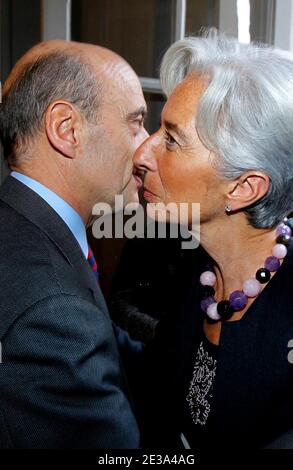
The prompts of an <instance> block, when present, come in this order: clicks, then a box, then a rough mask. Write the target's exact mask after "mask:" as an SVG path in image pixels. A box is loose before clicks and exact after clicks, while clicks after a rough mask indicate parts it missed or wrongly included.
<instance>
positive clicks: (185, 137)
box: [164, 121, 188, 142]
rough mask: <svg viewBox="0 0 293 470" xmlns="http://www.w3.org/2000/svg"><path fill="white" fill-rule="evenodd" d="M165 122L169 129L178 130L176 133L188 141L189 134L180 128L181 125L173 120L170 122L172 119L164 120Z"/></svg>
mask: <svg viewBox="0 0 293 470" xmlns="http://www.w3.org/2000/svg"><path fill="white" fill-rule="evenodd" d="M164 124H165V127H166V129H167V130H170V131H173V132H176V134H177V135H178V136H179V137H180V139H182V140H183V141H185V142H187V141H188V137H187V135H186V134H185V133H184V131H183V130H182V129H180V127H179V126H178V125H177V124H174V123H173V122H170V121H164Z"/></svg>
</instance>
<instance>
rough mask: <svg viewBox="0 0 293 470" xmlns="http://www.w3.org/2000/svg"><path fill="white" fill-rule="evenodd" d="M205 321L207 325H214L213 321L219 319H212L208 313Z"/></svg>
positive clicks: (215, 321)
mask: <svg viewBox="0 0 293 470" xmlns="http://www.w3.org/2000/svg"><path fill="white" fill-rule="evenodd" d="M205 318H206V321H207V323H208V324H209V325H214V324H215V323H219V321H220V320H212V319H211V318H210V317H209V316H208V315H206V317H205Z"/></svg>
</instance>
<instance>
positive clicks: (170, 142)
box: [164, 131, 177, 145]
mask: <svg viewBox="0 0 293 470" xmlns="http://www.w3.org/2000/svg"><path fill="white" fill-rule="evenodd" d="M164 138H165V141H166V142H167V144H168V145H176V144H177V142H176V140H175V139H174V138H173V137H172V136H171V134H169V132H166V131H165V135H164Z"/></svg>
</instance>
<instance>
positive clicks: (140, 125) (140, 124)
mask: <svg viewBox="0 0 293 470" xmlns="http://www.w3.org/2000/svg"><path fill="white" fill-rule="evenodd" d="M133 124H135V125H136V126H138V127H142V126H143V119H135V121H133Z"/></svg>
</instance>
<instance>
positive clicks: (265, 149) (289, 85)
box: [161, 29, 293, 228]
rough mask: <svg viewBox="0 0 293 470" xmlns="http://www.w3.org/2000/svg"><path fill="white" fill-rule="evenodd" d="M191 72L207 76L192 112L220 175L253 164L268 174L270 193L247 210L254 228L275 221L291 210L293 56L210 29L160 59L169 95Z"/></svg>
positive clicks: (235, 174)
mask: <svg viewBox="0 0 293 470" xmlns="http://www.w3.org/2000/svg"><path fill="white" fill-rule="evenodd" d="M194 72H195V73H197V74H200V75H202V76H204V77H206V78H207V81H208V85H207V89H206V91H205V92H204V94H203V96H202V98H201V100H200V103H199V107H198V111H197V116H196V117H195V118H196V124H195V125H196V129H197V132H198V134H199V136H200V138H201V140H202V142H203V143H204V144H205V145H206V147H207V148H209V149H210V150H211V151H213V152H214V153H215V154H216V155H217V156H218V159H217V168H218V170H219V174H220V175H221V176H222V177H224V178H228V179H236V178H238V177H239V176H241V175H242V174H243V173H245V172H247V171H250V170H256V171H261V172H263V173H265V174H266V175H267V176H268V177H269V178H270V188H269V191H268V193H267V194H266V195H265V196H264V197H263V198H262V199H260V200H259V201H257V202H256V203H255V204H254V205H253V206H250V207H248V208H246V214H247V216H248V219H249V222H250V224H251V225H252V226H254V227H256V228H272V227H275V226H276V225H277V224H278V223H279V222H280V221H281V220H282V219H283V218H284V217H285V216H287V215H288V214H289V213H290V212H292V210H293V58H292V56H291V55H290V54H289V53H287V52H284V51H281V50H277V49H273V48H270V47H268V46H265V45H254V44H240V43H239V42H238V41H237V40H236V39H234V38H228V37H226V36H225V35H223V34H220V33H218V32H217V31H216V30H214V29H212V30H208V31H206V32H205V33H204V35H203V36H202V37H187V38H185V39H183V40H180V41H177V42H175V43H174V44H173V45H172V46H171V47H170V48H169V49H168V51H167V52H166V54H165V56H164V58H163V61H162V65H161V83H162V87H163V90H164V92H165V93H166V95H167V96H169V95H170V94H171V92H172V91H173V90H174V88H175V87H176V86H177V85H178V84H179V83H180V82H181V81H182V80H184V78H185V77H186V76H187V75H189V74H191V73H194Z"/></svg>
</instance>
